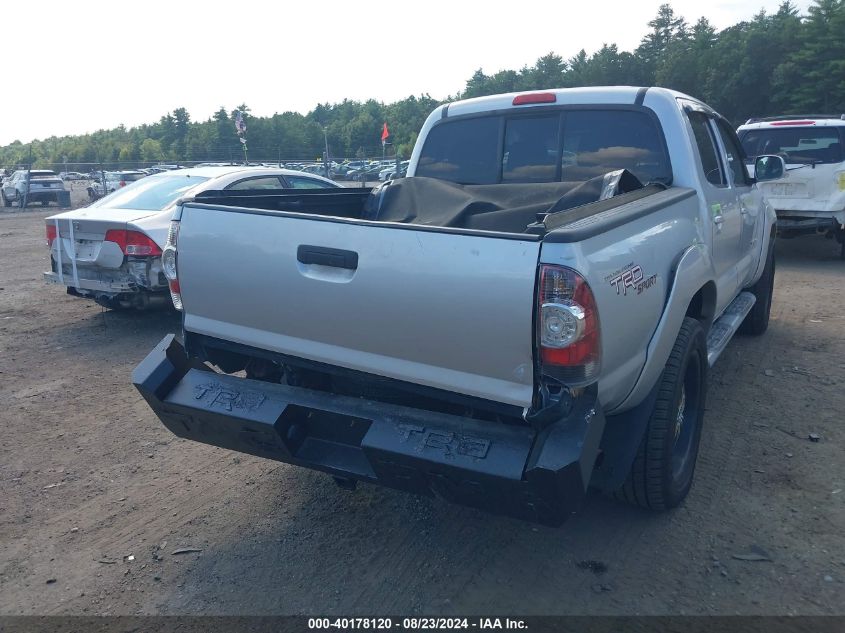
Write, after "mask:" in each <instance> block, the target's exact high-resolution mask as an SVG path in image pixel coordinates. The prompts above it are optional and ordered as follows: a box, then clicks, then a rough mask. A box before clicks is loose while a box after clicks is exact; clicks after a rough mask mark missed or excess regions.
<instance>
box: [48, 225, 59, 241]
mask: <svg viewBox="0 0 845 633" xmlns="http://www.w3.org/2000/svg"><path fill="white" fill-rule="evenodd" d="M56 235H57V233H56V225H55V224H49V223H48V224H47V246H50V247H52V246H53V240H55V239H56Z"/></svg>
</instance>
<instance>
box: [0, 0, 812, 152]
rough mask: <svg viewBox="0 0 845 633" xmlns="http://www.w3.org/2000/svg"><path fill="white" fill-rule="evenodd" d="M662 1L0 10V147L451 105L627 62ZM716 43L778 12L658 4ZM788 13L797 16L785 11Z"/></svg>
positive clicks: (736, 5)
mask: <svg viewBox="0 0 845 633" xmlns="http://www.w3.org/2000/svg"><path fill="white" fill-rule="evenodd" d="M661 2H662V0H632V1H627V2H626V1H624V0H619V1H617V0H589V1H584V2H577V3H576V2H572V1H571V0H564V1H560V0H558V1H555V2H552V1H546V2H540V1H537V0H518V1H514V0H508V1H500V0H483V1H479V2H475V1H473V2H469V1H464V0H456V1H452V2H443V1H441V2H420V1H417V2H407V1H406V0H394V1H393V2H389V3H388V2H382V3H378V2H356V1H354V0H346V1H342V2H341V1H335V0H323V1H320V2H317V1H313V0H311V1H309V0H294V1H288V2H278V1H276V2H270V1H267V2H259V1H257V0H235V1H229V2H225V3H223V2H217V1H216V0H203V1H201V2H199V1H196V0H168V1H161V0H141V1H139V2H114V1H111V2H109V1H101V0H83V1H75V0H61V1H56V0H39V1H37V2H30V1H28V0H10V1H9V2H5V3H4V6H3V11H2V14H0V15H1V16H2V17H0V21H1V22H2V31H3V35H2V40H0V41H1V42H2V50H3V51H4V53H5V55H4V57H5V60H4V64H3V66H4V70H3V73H2V77H3V79H2V87H3V89H2V93H0V145H5V144H7V143H10V142H12V141H13V140H16V139H17V140H20V141H22V142H24V143H27V142H29V141H30V140H32V139H34V138H38V139H44V138H48V137H50V136H54V135H55V136H63V135H67V134H83V133H86V132H93V131H95V130H98V129H103V128H106V129H108V128H113V127H116V126H117V125H120V124H121V123H122V124H124V125H126V126H127V127H133V126H136V125H139V124H142V123H152V122H155V121H157V120H158V119H159V117H161V116H162V115H163V114H165V113H166V112H168V111H172V110H173V109H174V108H178V107H185V108H187V109H188V111H189V112H190V114H191V118H192V120H195V121H203V120H206V119H207V118H208V117H209V116H211V114H212V113H213V112H214V111H215V110H217V109H218V108H219V107H220V106H221V105H222V106H225V107H226V109H227V110H230V109H232V108H234V107H235V106H237V105H238V104H240V103H246V104H247V105H248V106H249V107H250V108H251V109H252V112H253V114H255V115H259V116H269V115H272V114H273V113H275V112H285V111H288V110H294V111H299V112H302V113H306V112H308V111H309V110H311V109H312V108H313V107H314V106H315V105H316V104H317V103H326V102H332V103H334V102H338V101H341V100H343V99H344V98H347V99H354V100H364V99H368V98H374V99H377V100H380V101H383V102H386V103H389V102H391V101H395V100H398V99H403V98H405V97H407V96H409V95H420V94H423V93H428V94H430V95H431V96H432V97H434V98H443V97H445V96H447V95H450V94H455V93H457V92H458V91H460V90H461V89H462V88H463V87H464V84H465V82H466V80H467V79H468V78H469V77H470V76H472V73H473V72H474V71H475V70H476V69H478V68H482V69H484V72H485V73H488V74H489V73H493V72H496V71H498V70H502V69H519V68H521V67H522V66H525V65H529V66H530V65H533V64H534V62H535V61H536V60H537V58H539V57H541V56H542V55H545V54H546V53H549V52H555V53H557V54H559V55H561V56H563V57H564V58H565V59H566V58H568V57H571V56H573V55H575V54H576V53H577V52H578V51H579V50H580V49H582V48H583V49H585V50H586V51H587V53H592V52H593V51H595V50H597V49H598V48H600V47H601V45H602V44H603V43H608V44H610V43H614V42H615V43H616V44H617V45H618V46H619V48H620V50H632V49H633V48H635V47H636V46H637V44H638V43H639V41H640V39H641V38H642V37H643V35H644V34H645V33H646V31H647V30H648V27H647V22H648V21H649V20H651V19H652V18H653V17H654V16H655V15H656V13H657V9H658V7H659V5H660V4H661ZM671 4H672V7H673V8H674V10H675V13H676V14H678V15H682V16H683V17H684V18H686V20H687V21H688V22H689V23H690V24H692V23H694V22H695V21H696V20H697V19H698V18H699V17H701V16H702V15H704V16H705V17H707V18H708V19H709V20H710V21H711V23H713V25H714V26H715V27H716V28H717V29H723V28H725V27H728V26H730V25H732V24H735V23H736V22H738V21H740V20H747V19H751V17H752V16H753V15H754V14H755V13H757V12H758V11H759V10H760V9H761V8H765V9H766V10H767V11H768V12H774V11H776V10H777V7H778V5H779V4H780V0H746V1H744V2H743V1H737V0H710V1H709V2H701V1H696V0H674V2H671ZM796 4H797V5H798V7H799V8H800V10H801V11H802V13H805V12H806V9H807V6H808V5H809V4H810V0H799V1H798V2H797V3H796Z"/></svg>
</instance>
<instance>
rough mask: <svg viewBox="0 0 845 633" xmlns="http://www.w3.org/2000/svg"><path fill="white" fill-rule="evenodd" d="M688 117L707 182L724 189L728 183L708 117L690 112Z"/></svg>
mask: <svg viewBox="0 0 845 633" xmlns="http://www.w3.org/2000/svg"><path fill="white" fill-rule="evenodd" d="M688 116H689V122H690V125H691V126H692V133H693V135H694V136H695V144H696V146H697V147H698V155H699V156H701V166H702V167H703V168H704V177H705V178H707V182H709V183H711V184H714V185H716V186H719V187H724V186H725V185H726V184H727V183H726V182H725V177H724V174H723V173H722V168H721V167H720V165H719V154H718V153H717V151H716V142H715V140H714V139H713V132H712V131H711V129H710V125H709V124H708V117H707V115H705V114H703V113H701V112H690V113H688Z"/></svg>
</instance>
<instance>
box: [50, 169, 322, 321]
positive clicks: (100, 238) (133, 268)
mask: <svg viewBox="0 0 845 633" xmlns="http://www.w3.org/2000/svg"><path fill="white" fill-rule="evenodd" d="M337 186H338V185H337V184H336V183H334V182H333V181H331V180H328V179H326V178H321V177H319V176H311V175H304V174H302V173H301V172H297V171H292V170H288V169H275V168H266V167H262V168H255V167H241V166H231V167H202V168H196V169H180V170H177V171H167V172H163V173H160V174H155V175H152V176H148V177H146V178H143V179H141V180H138V181H137V182H133V183H131V184H129V185H127V186H126V187H123V188H121V189H119V190H118V191H116V192H114V193H112V194H111V195H108V196H106V197H104V198H102V199H100V200H98V201H96V202H94V203H93V204H91V205H90V206H88V207H85V208H83V209H77V210H74V211H67V212H65V213H60V214H58V215H53V216H50V217H48V218H47V219H46V223H47V226H46V230H47V245H48V246H49V248H50V255H51V256H50V270H49V271H47V272H45V273H44V279H45V280H46V281H47V282H49V283H54V284H59V285H63V286H66V288H67V292H68V294H71V295H75V296H78V297H84V298H87V299H93V300H94V301H96V302H97V303H99V304H100V305H103V306H105V307H108V308H112V309H120V308H141V309H143V308H148V307H153V306H167V305H170V292H169V288H168V284H167V279H166V278H165V276H164V273H163V271H162V267H161V252H162V249H163V248H164V245H165V242H166V241H167V231H168V229H169V227H170V215H171V213H172V210H173V205H174V203H175V202H176V201H177V200H178V199H179V198H181V197H182V196H185V195H192V196H195V195H197V194H199V193H200V192H204V191H217V190H227V191H229V192H231V191H243V192H244V195H256V194H262V193H265V192H266V193H268V194H272V192H273V191H276V190H283V189H287V190H289V189H321V188H328V187H337ZM229 195H231V193H230V194H229Z"/></svg>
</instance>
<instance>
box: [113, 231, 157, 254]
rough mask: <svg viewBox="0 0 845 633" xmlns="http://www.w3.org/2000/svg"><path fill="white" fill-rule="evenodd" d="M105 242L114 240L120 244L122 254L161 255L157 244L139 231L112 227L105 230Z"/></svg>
mask: <svg viewBox="0 0 845 633" xmlns="http://www.w3.org/2000/svg"><path fill="white" fill-rule="evenodd" d="M105 241H106V242H114V243H115V244H117V245H118V246H120V250H122V251H123V254H124V255H132V256H133V257H150V256H153V255H161V249H160V248H159V247H158V244H156V243H155V242H153V241H152V240H151V239H150V238H149V237H147V236H146V235H144V234H143V233H141V232H140V231H125V230H123V229H112V230H110V231H107V232H106V237H105Z"/></svg>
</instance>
